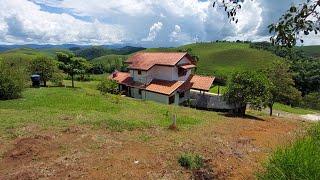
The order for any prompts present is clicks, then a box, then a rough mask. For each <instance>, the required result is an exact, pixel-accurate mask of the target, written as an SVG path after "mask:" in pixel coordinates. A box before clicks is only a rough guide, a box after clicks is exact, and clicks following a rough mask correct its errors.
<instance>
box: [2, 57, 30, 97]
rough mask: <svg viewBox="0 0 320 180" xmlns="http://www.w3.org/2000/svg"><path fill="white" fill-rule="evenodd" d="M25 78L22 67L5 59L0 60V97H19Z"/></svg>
mask: <svg viewBox="0 0 320 180" xmlns="http://www.w3.org/2000/svg"><path fill="white" fill-rule="evenodd" d="M25 80H26V76H25V71H24V69H23V68H22V67H19V66H18V65H17V64H13V63H10V62H6V61H2V62H0V99H1V100H8V99H15V98H19V97H21V93H22V90H23V89H24V87H25Z"/></svg>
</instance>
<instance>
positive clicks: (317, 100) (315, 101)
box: [302, 92, 320, 110]
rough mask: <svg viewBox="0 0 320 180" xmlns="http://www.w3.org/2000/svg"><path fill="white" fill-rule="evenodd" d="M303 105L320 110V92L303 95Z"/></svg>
mask: <svg viewBox="0 0 320 180" xmlns="http://www.w3.org/2000/svg"><path fill="white" fill-rule="evenodd" d="M302 106H303V107H306V108H310V109H317V110H320V92H314V93H310V94H308V95H306V96H304V97H303V100H302Z"/></svg>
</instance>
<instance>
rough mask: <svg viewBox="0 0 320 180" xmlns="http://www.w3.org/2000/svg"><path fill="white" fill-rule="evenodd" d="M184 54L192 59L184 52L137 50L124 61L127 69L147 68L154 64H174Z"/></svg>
mask: <svg viewBox="0 0 320 180" xmlns="http://www.w3.org/2000/svg"><path fill="white" fill-rule="evenodd" d="M185 56H187V57H188V58H190V61H193V60H192V58H191V57H190V56H189V55H188V53H186V52H139V53H136V54H134V55H133V56H132V57H130V58H129V59H128V60H127V61H126V63H128V64H129V69H138V70H149V69H150V68H152V67H153V66H155V65H162V66H174V65H176V64H177V63H178V62H179V61H180V60H181V59H182V58H184V57H185Z"/></svg>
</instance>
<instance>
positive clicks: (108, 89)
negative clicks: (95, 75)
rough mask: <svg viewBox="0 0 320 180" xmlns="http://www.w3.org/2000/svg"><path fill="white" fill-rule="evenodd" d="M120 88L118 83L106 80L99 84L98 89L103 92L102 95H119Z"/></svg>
mask: <svg viewBox="0 0 320 180" xmlns="http://www.w3.org/2000/svg"><path fill="white" fill-rule="evenodd" d="M118 87H119V85H118V83H117V81H115V80H111V79H107V78H106V79H104V80H102V81H101V82H100V83H99V84H98V86H97V89H98V90H99V91H100V92H101V94H107V93H110V94H119V88H118Z"/></svg>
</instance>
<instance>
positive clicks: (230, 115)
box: [219, 112, 265, 121]
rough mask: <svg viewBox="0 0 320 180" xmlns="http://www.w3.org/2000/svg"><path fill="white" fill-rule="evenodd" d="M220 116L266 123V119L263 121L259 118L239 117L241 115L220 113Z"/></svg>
mask: <svg viewBox="0 0 320 180" xmlns="http://www.w3.org/2000/svg"><path fill="white" fill-rule="evenodd" d="M219 115H222V116H224V117H228V118H242V119H250V120H255V121H265V120H264V119H261V118H259V117H256V116H252V115H247V114H246V115H244V116H239V115H235V114H230V113H222V112H221V113H219Z"/></svg>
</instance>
